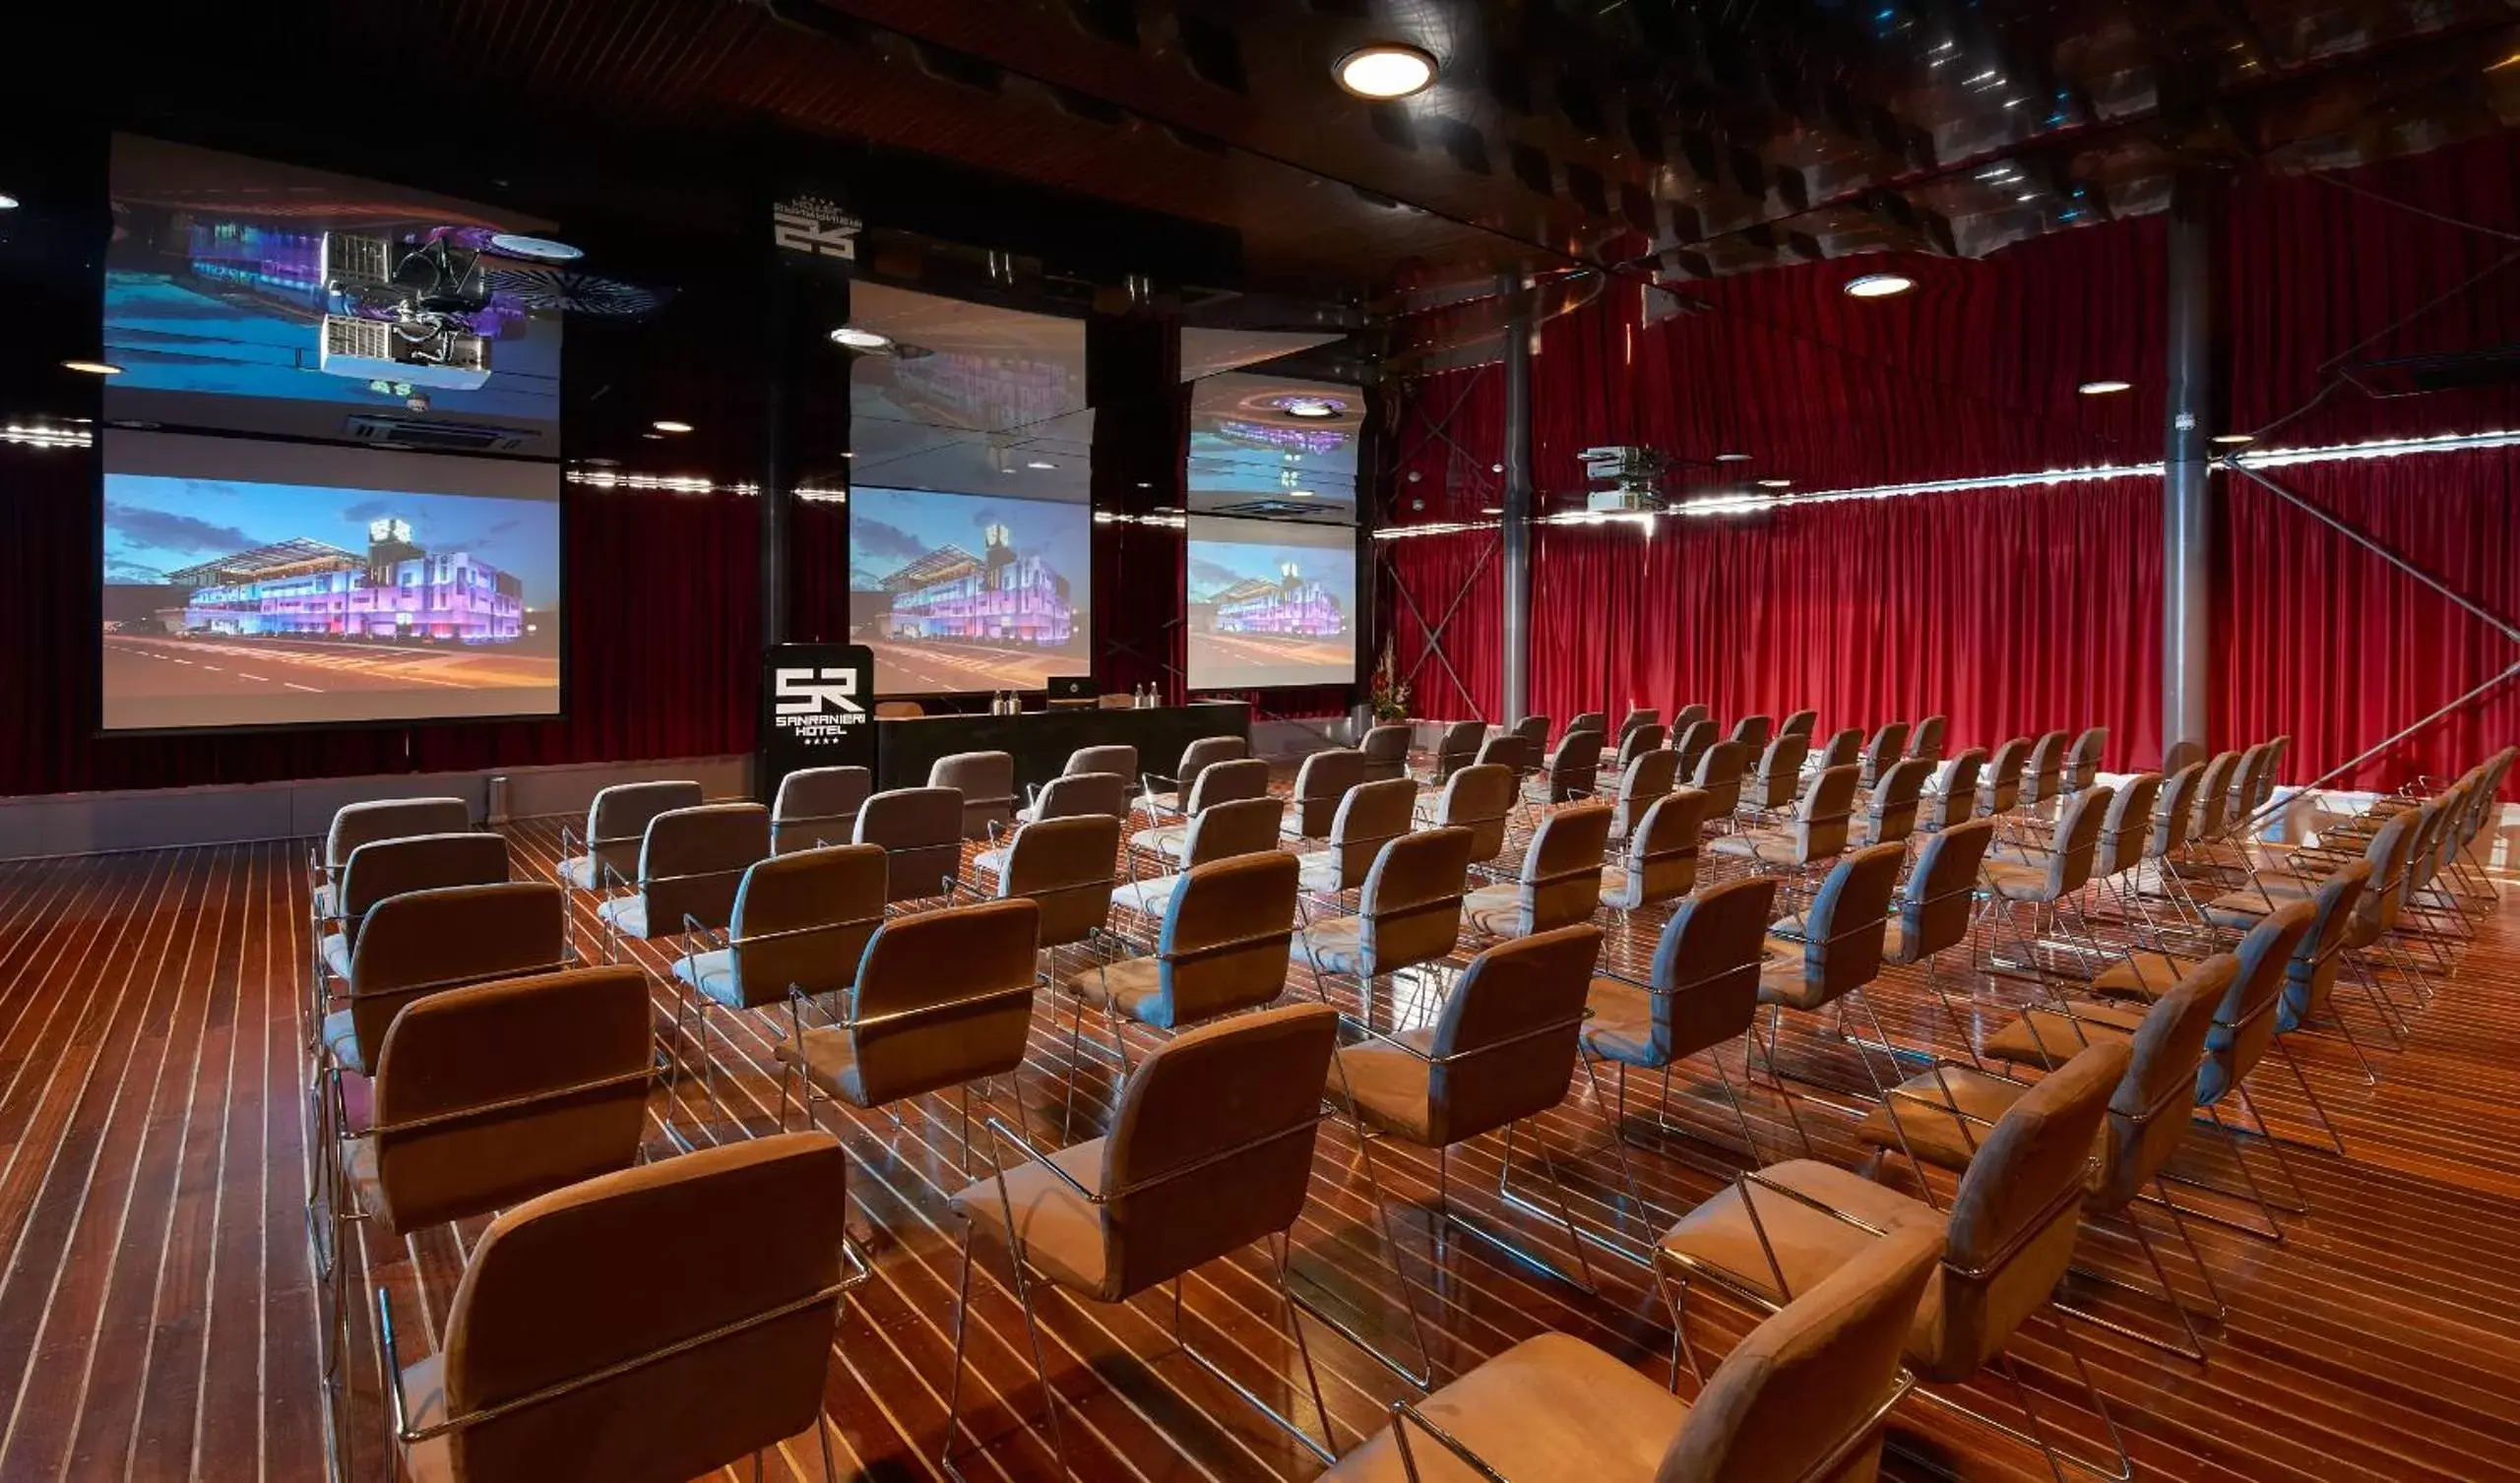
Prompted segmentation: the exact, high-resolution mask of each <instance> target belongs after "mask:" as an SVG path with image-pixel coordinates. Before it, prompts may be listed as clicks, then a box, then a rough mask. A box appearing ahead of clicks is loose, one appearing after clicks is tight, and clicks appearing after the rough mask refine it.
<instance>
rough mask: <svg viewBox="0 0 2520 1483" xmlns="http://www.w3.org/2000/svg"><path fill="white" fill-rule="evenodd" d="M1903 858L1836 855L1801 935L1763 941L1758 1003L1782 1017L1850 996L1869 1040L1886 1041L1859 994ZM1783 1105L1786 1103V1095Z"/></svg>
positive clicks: (1869, 849) (1880, 849)
mask: <svg viewBox="0 0 2520 1483" xmlns="http://www.w3.org/2000/svg"><path fill="white" fill-rule="evenodd" d="M1907 858H1908V852H1907V850H1906V849H1905V848H1904V847H1902V846H1900V845H1896V844H1872V845H1866V846H1865V847H1864V848H1862V849H1859V850H1857V851H1855V852H1854V853H1853V854H1849V855H1846V856H1843V857H1842V858H1840V859H1839V861H1838V863H1837V864H1836V865H1835V866H1834V867H1832V868H1831V869H1830V871H1829V875H1828V879H1827V880H1825V881H1823V882H1821V884H1820V890H1819V893H1818V894H1817V895H1816V896H1813V897H1812V898H1811V909H1810V910H1809V911H1807V912H1805V913H1803V916H1802V919H1801V924H1800V925H1801V931H1802V936H1801V937H1800V938H1799V939H1796V938H1790V937H1782V936H1779V937H1770V938H1769V939H1768V944H1767V962H1766V965H1765V966H1764V967H1762V968H1761V969H1760V971H1759V1002H1760V1003H1762V1004H1765V1005H1770V1006H1773V1007H1774V1011H1775V1012H1776V1013H1777V1014H1778V1016H1779V1017H1780V1018H1781V1015H1782V1012H1783V1011H1785V1010H1789V1009H1793V1010H1799V1011H1801V1012H1803V1013H1804V1014H1810V1013H1813V1012H1815V1011H1818V1010H1822V1009H1826V1008H1827V1007H1828V1006H1830V1005H1832V1004H1835V1003H1837V1002H1838V1001H1839V1000H1841V999H1847V998H1850V997H1851V998H1853V1000H1854V1001H1855V1003H1856V1004H1857V1006H1858V1007H1859V1008H1861V1009H1862V1010H1863V1012H1864V1014H1865V1016H1866V1017H1867V1018H1869V1019H1871V1020H1872V1021H1873V1030H1874V1035H1875V1038H1876V1039H1877V1040H1880V1041H1883V1042H1886V1041H1887V1040H1888V1039H1889V1032H1888V1031H1887V1030H1885V1029H1883V1028H1882V1027H1881V1024H1880V1017H1879V1016H1877V1015H1874V1014H1873V1013H1872V1006H1871V1004H1870V1002H1869V1001H1868V1000H1866V999H1865V998H1864V997H1863V993H1862V991H1863V988H1864V986H1865V985H1866V984H1869V983H1871V982H1872V981H1873V979H1875V978H1876V977H1878V976H1880V973H1881V945H1882V939H1883V937H1884V936H1885V934H1886V933H1887V930H1888V928H1889V914H1890V893H1891V890H1892V889H1893V888H1894V887H1895V886H1896V885H1897V884H1898V880H1899V868H1900V867H1901V866H1902V865H1904V864H1906V863H1907ZM1860 1059H1861V1060H1862V1061H1863V1069H1864V1074H1865V1076H1867V1077H1872V1076H1873V1069H1872V1058H1871V1056H1870V1055H1869V1054H1864V1055H1862V1056H1861V1057H1860ZM1874 1080H1875V1081H1876V1082H1877V1081H1878V1078H1877V1077H1876V1078H1874ZM1779 1090H1780V1091H1782V1090H1783V1083H1782V1082H1780V1083H1779ZM1787 1103H1788V1106H1789V1107H1790V1106H1791V1105H1792V1096H1791V1094H1790V1093H1788V1094H1787Z"/></svg>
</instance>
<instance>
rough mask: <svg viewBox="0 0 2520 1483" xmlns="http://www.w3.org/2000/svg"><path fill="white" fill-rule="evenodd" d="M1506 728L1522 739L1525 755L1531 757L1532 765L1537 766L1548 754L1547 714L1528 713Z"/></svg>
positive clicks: (1511, 733)
mask: <svg viewBox="0 0 2520 1483" xmlns="http://www.w3.org/2000/svg"><path fill="white" fill-rule="evenodd" d="M1505 730H1506V732H1507V733H1508V734H1510V735H1512V736H1516V737H1519V738H1521V739H1522V743H1523V756H1524V757H1525V758H1527V759H1530V761H1531V765H1532V766H1535V767H1537V766H1538V765H1539V760H1540V759H1541V758H1543V757H1545V756H1547V755H1548V731H1549V724H1548V717H1547V716H1544V715H1527V716H1524V717H1523V718H1522V719H1521V720H1518V721H1516V722H1514V723H1513V724H1512V725H1510V726H1507V727H1506V728H1505Z"/></svg>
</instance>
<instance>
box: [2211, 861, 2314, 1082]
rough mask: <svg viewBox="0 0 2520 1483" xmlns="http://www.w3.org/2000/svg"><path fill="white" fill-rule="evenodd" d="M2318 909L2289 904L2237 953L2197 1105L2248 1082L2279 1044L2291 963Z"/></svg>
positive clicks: (2252, 933) (2255, 929) (2244, 940)
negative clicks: (2277, 1033) (2287, 968)
mask: <svg viewBox="0 0 2520 1483" xmlns="http://www.w3.org/2000/svg"><path fill="white" fill-rule="evenodd" d="M2317 916H2318V908H2317V907H2316V906H2315V905H2313V904H2311V903H2310V902H2308V901H2286V902H2285V903H2284V904H2283V905H2281V906H2278V907H2276V908H2275V909H2274V910H2273V911H2271V912H2269V913H2267V914H2266V916H2265V917H2263V918H2261V919H2260V920H2259V922H2258V924H2257V925H2256V926H2254V927H2252V928H2250V929H2249V931H2248V935H2247V936H2246V937H2243V938H2241V939H2240V942H2239V946H2238V947H2237V948H2236V949H2234V950H2233V953H2234V956H2236V957H2237V958H2239V972H2238V973H2237V974H2236V976H2235V977H2234V978H2233V980H2232V988H2231V992H2230V993H2228V994H2226V995H2224V996H2223V1003H2222V1006H2221V1008H2220V1009H2218V1010H2217V1011H2216V1012H2215V1015H2214V1029H2213V1032H2212V1033H2211V1034H2210V1035H2208V1036H2207V1037H2206V1039H2205V1049H2206V1052H2207V1054H2206V1057H2205V1064H2204V1065H2202V1066H2200V1067H2198V1068H2197V1069H2196V1105H2197V1106H2199V1107H2210V1106H2212V1105H2214V1104H2215V1103H2217V1102H2220V1101H2221V1100H2222V1099H2223V1098H2224V1096H2225V1095H2227V1094H2228V1093H2229V1092H2230V1091H2231V1089H2232V1088H2233V1087H2235V1086H2236V1085H2238V1084H2239V1083H2240V1082H2242V1081H2246V1080H2247V1079H2248V1074H2249V1073H2250V1072H2251V1071H2254V1070H2256V1068H2257V1058H2258V1057H2260V1056H2262V1055H2264V1054H2266V1047H2267V1046H2268V1045H2270V1044H2272V1043H2273V1042H2274V1040H2275V1031H2276V1024H2275V1016H2276V1011H2277V1009H2278V1008H2279V1006H2280V1004H2281V1001H2282V995H2283V991H2284V969H2285V965H2286V964H2288V963H2290V962H2291V961H2292V960H2293V955H2294V954H2295V953H2297V952H2299V951H2300V946H2301V940H2302V939H2303V938H2305V937H2307V936H2309V933H2310V926H2311V923H2312V922H2313V921H2315V920H2316V919H2317Z"/></svg>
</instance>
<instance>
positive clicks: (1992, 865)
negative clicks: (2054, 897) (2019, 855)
mask: <svg viewBox="0 0 2520 1483" xmlns="http://www.w3.org/2000/svg"><path fill="white" fill-rule="evenodd" d="M1979 871H1980V873H1981V874H1982V875H1983V876H1984V877H1985V882H1986V885H1987V886H1988V887H1990V888H1991V889H1992V890H1993V891H1994V893H1995V895H1997V896H2002V897H2003V898H2004V899H2005V900H2007V901H2044V900H2047V895H2048V893H2047V863H2046V861H2045V860H2044V859H2043V860H2042V861H2041V862H2040V863H2039V864H2036V865H2032V864H2027V863H2025V862H2023V861H2020V860H1996V859H1989V860H1987V861H1986V862H1985V864H1984V865H1982V866H1980V867H1979Z"/></svg>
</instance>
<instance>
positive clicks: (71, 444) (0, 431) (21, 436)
mask: <svg viewBox="0 0 2520 1483" xmlns="http://www.w3.org/2000/svg"><path fill="white" fill-rule="evenodd" d="M95 441H96V440H95V438H94V437H92V436H91V435H89V434H88V433H86V432H83V431H80V430H78V429H75V428H67V427H24V426H21V425H19V424H18V423H15V422H12V423H9V424H8V425H7V426H5V427H0V443H22V444H24V445H26V446H27V447H29V448H89V447H93V446H94V445H95Z"/></svg>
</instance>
